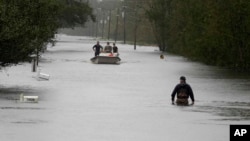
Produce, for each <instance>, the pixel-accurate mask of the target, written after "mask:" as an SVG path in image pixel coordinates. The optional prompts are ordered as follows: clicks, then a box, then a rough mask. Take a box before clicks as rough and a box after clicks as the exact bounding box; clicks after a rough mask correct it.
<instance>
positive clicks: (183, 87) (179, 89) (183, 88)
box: [171, 76, 194, 106]
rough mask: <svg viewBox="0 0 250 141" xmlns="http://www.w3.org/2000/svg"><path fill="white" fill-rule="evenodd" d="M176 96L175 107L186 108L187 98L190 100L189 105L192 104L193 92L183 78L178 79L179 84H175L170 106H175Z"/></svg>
mask: <svg viewBox="0 0 250 141" xmlns="http://www.w3.org/2000/svg"><path fill="white" fill-rule="evenodd" d="M176 94H177V100H176V104H177V105H183V106H188V98H189V97H190V98H191V100H192V103H191V105H193V104H194V94H193V90H192V88H191V87H190V85H189V84H187V83H186V78H185V77H184V76H181V77H180V83H179V84H177V85H176V86H175V88H174V90H173V92H172V95H171V96H172V104H175V102H174V99H175V95H176Z"/></svg>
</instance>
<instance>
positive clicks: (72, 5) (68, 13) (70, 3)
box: [59, 0, 95, 28]
mask: <svg viewBox="0 0 250 141" xmlns="http://www.w3.org/2000/svg"><path fill="white" fill-rule="evenodd" d="M60 1H61V4H62V7H63V8H62V11H61V14H60V16H59V20H60V23H61V26H62V27H72V28H73V27H74V26H77V25H84V24H85V23H86V22H87V21H88V19H89V18H90V19H91V20H92V21H95V16H94V15H93V14H92V11H93V9H92V8H91V7H89V5H88V3H86V2H78V1H74V0H66V1H65V0H60Z"/></svg>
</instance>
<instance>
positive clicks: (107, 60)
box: [90, 56, 121, 64]
mask: <svg viewBox="0 0 250 141" xmlns="http://www.w3.org/2000/svg"><path fill="white" fill-rule="evenodd" d="M90 60H91V61H92V62H93V63H95V64H120V61H121V59H120V58H119V57H115V56H112V57H110V56H96V57H93V58H91V59H90Z"/></svg>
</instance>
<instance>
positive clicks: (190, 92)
mask: <svg viewBox="0 0 250 141" xmlns="http://www.w3.org/2000/svg"><path fill="white" fill-rule="evenodd" d="M182 88H184V89H186V94H187V95H188V97H190V98H191V100H192V101H194V94H193V90H192V88H191V87H190V85H189V84H187V83H185V84H178V85H176V86H175V88H174V90H173V92H172V95H171V96H172V101H174V98H175V95H176V94H177V96H178V94H179V93H180V90H181V89H182Z"/></svg>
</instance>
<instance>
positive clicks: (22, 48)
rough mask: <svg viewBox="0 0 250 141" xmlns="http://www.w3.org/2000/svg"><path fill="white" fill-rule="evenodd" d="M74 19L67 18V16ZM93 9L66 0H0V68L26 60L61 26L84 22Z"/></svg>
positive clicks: (36, 52) (40, 48)
mask: <svg viewBox="0 0 250 141" xmlns="http://www.w3.org/2000/svg"><path fill="white" fill-rule="evenodd" d="M71 16H72V17H73V18H70V17H71ZM88 16H91V17H92V19H93V20H94V16H93V15H92V9H91V8H90V7H89V6H88V4H87V3H79V2H72V3H71V5H68V4H67V3H65V0H0V67H1V66H8V65H12V64H17V63H18V62H20V61H27V60H29V59H30V57H29V56H30V55H31V54H34V53H35V54H38V53H39V52H40V51H41V50H42V49H43V47H44V45H46V43H48V42H50V41H52V40H51V39H52V38H53V36H54V34H55V33H56V31H57V29H58V28H59V27H60V26H62V25H64V26H65V23H66V24H67V26H74V25H75V24H84V23H85V22H86V21H87V18H88Z"/></svg>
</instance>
